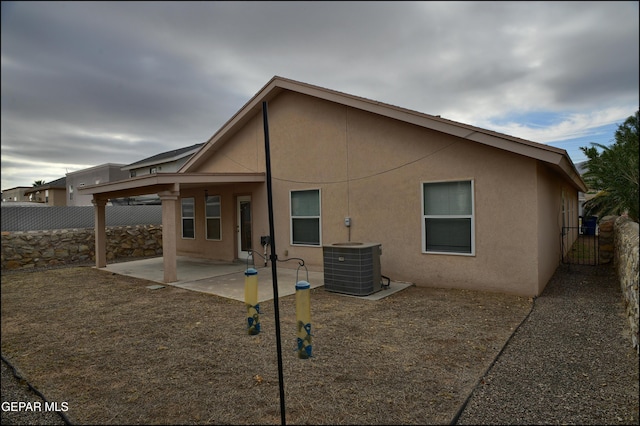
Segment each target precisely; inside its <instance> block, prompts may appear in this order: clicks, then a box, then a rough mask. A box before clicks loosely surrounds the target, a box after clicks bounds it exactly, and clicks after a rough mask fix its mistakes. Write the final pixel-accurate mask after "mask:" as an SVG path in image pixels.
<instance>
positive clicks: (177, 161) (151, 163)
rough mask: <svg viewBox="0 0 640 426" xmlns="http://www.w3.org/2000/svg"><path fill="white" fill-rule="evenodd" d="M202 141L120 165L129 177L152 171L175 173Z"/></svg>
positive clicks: (196, 150)
mask: <svg viewBox="0 0 640 426" xmlns="http://www.w3.org/2000/svg"><path fill="white" fill-rule="evenodd" d="M203 145H204V143H197V144H195V145H191V146H187V147H185V148H179V149H174V150H172V151H167V152H163V153H160V154H156V155H154V156H151V157H148V158H144V159H142V160H140V161H136V162H135V163H131V164H129V165H126V166H124V167H122V170H125V171H127V172H128V173H129V177H136V176H144V175H149V174H154V173H175V172H177V171H178V170H179V169H180V167H182V165H183V164H184V163H186V162H187V160H188V159H189V158H191V156H192V155H193V154H195V153H196V152H198V150H199V149H200V148H202V146H203Z"/></svg>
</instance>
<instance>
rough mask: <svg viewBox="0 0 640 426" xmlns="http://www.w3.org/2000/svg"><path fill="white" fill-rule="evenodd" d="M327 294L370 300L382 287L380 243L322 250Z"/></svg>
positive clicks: (332, 246)
mask: <svg viewBox="0 0 640 426" xmlns="http://www.w3.org/2000/svg"><path fill="white" fill-rule="evenodd" d="M322 253H323V261H324V288H325V290H328V291H332V292H336V293H344V294H350V295H353V296H367V295H369V294H373V293H375V292H377V291H379V290H380V289H381V287H382V285H381V274H380V255H381V254H382V245H381V244H379V243H352V242H348V243H335V244H330V245H323V246H322Z"/></svg>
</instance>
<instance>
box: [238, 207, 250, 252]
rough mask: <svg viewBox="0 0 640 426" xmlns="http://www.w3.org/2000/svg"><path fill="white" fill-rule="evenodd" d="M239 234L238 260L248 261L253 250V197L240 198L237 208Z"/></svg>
mask: <svg viewBox="0 0 640 426" xmlns="http://www.w3.org/2000/svg"><path fill="white" fill-rule="evenodd" d="M236 211H237V215H238V216H237V219H236V220H237V223H238V225H237V227H236V231H237V234H238V237H237V238H238V259H246V258H247V257H248V256H249V250H250V249H251V196H250V195H243V196H240V197H238V202H237V206H236Z"/></svg>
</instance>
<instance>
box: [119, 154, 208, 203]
mask: <svg viewBox="0 0 640 426" xmlns="http://www.w3.org/2000/svg"><path fill="white" fill-rule="evenodd" d="M203 145H204V143H198V144H195V145H191V146H188V147H185V148H179V149H174V150H172V151H167V152H163V153H160V154H156V155H154V156H152V157H148V158H144V159H142V160H140V161H136V162H135V163H132V164H129V165H127V166H124V167H122V170H124V171H127V172H128V173H129V177H137V176H144V175H149V174H155V173H175V172H177V171H178V170H179V169H180V167H182V165H183V164H184V163H185V162H186V161H187V160H188V159H189V158H191V156H192V155H193V154H195V153H196V152H197V151H198V150H199V149H200V148H202V146H203ZM112 201H113V202H116V201H115V200H112ZM119 203H121V204H160V198H159V197H158V195H157V194H153V195H143V196H138V197H126V198H120V199H119Z"/></svg>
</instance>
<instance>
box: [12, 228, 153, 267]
mask: <svg viewBox="0 0 640 426" xmlns="http://www.w3.org/2000/svg"><path fill="white" fill-rule="evenodd" d="M106 234H107V261H109V260H114V259H119V258H135V257H148V256H159V255H162V226H158V225H138V226H114V227H108V228H107V229H106ZM1 260H2V270H15V269H25V268H44V267H51V266H59V265H68V264H74V263H89V262H92V261H93V262H95V234H94V230H93V228H83V229H54V230H48V231H18V232H2V255H1Z"/></svg>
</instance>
